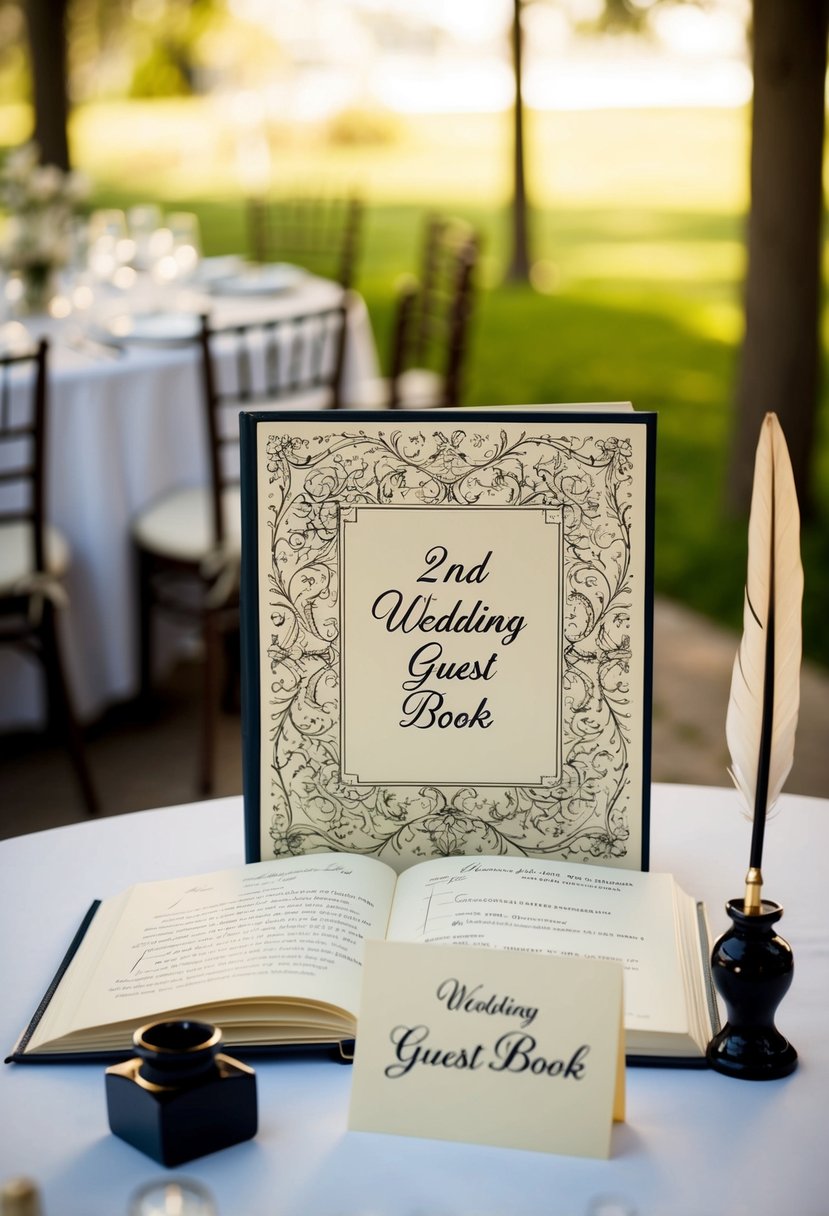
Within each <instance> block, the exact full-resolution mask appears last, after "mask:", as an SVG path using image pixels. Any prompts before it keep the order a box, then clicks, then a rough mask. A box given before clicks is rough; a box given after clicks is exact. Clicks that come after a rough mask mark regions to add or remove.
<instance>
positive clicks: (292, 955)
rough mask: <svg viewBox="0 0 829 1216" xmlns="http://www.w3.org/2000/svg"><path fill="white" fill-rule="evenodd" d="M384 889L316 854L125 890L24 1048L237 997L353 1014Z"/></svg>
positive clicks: (364, 863) (381, 924)
mask: <svg viewBox="0 0 829 1216" xmlns="http://www.w3.org/2000/svg"><path fill="white" fill-rule="evenodd" d="M394 882H395V876H394V873H393V871H392V870H390V869H389V867H387V866H385V865H382V864H380V863H378V862H376V861H373V860H371V859H367V858H363V857H353V856H347V855H345V854H316V855H313V856H308V857H302V858H295V859H291V860H284V861H271V862H260V863H258V864H255V865H249V866H245V867H242V868H240V869H238V870H223V871H217V872H215V873H212V874H204V875H200V876H196V877H189V878H182V879H172V880H169V881H164V882H157V883H142V884H139V885H137V886H135V887H132V888H131V889H130V890H129V892H127V895H126V898H124V897H123V896H121V897H118V899H119V901H122V906H121V907H120V915H118V916H116V917H112V916H109V915H108V914H107V913H108V904H107V903H105V904H104V905H103V906H102V909H101V912H102V913H103V917H104V919H103V921H102V924H106V926H107V930H108V932H107V933H106V934H103V935H102V934H101V933H98V935H97V938H96V937H95V936H94V935H93V937H91V938H89V939H88V940H89V941H91V942H93V941H94V942H96V943H97V951H98V957H97V959H96V958H91V957H90V952H89V951H87V952H86V953H85V952H84V948H83V946H82V947H81V950H80V951H79V953H78V954H77V955H76V958H75V960H74V961H73V963H72V966H71V967H70V969H69V971H68V972H67V975H66V977H65V979H64V981H63V983H62V984H61V986H60V988H59V989H58V994H57V997H56V999H55V1000H53V1002H52V1006H51V1007H50V1009H49V1010H48V1011H47V1015H46V1017H44V1019H43V1021H42V1022H41V1025H40V1027H39V1028H38V1030H37V1032H36V1033H35V1035H34V1036H33V1038H32V1041H31V1044H30V1046H31V1048H36V1047H37V1046H38V1045H42V1044H43V1043H44V1042H47V1041H49V1040H51V1039H53V1038H56V1037H59V1036H63V1035H65V1034H67V1033H71V1032H74V1031H78V1030H82V1029H85V1028H90V1027H98V1026H106V1025H109V1024H112V1023H119V1022H125V1021H129V1020H132V1021H135V1022H138V1021H147V1020H150V1019H152V1018H154V1017H157V1016H159V1015H162V1014H164V1013H165V1011H169V1010H174V1009H181V1008H185V1007H186V1008H192V1007H198V1006H203V1005H205V1004H208V1003H209V1004H213V1003H216V1002H223V1001H236V1000H240V999H245V1000H251V999H256V998H276V997H279V998H283V997H284V998H287V999H294V1000H296V999H299V1000H305V1001H320V1002H325V1003H328V1004H331V1005H336V1006H339V1007H340V1008H343V1009H345V1010H346V1011H347V1012H348V1013H350V1014H355V1015H356V1010H357V1007H358V1001H359V987H360V970H361V964H362V953H363V941H364V939H365V938H367V937H383V936H384V935H385V930H386V923H387V921H388V914H389V907H390V905H391V900H392V894H393V890H394ZM99 915H100V913H99ZM93 925H94V921H93ZM84 944H86V943H84ZM91 949H92V947H90V950H91Z"/></svg>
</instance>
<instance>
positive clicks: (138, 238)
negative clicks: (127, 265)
mask: <svg viewBox="0 0 829 1216" xmlns="http://www.w3.org/2000/svg"><path fill="white" fill-rule="evenodd" d="M161 226H162V225H161V208H160V207H159V206H158V204H157V203H139V204H137V205H136V206H135V207H130V209H129V211H128V212H127V228H128V229H129V235H130V239H131V240H132V242H133V245H134V247H135V248H134V252H133V259H132V264H133V266H134V267H135V269H136V270H137V271H138V272H139V273H141V272H142V271H146V270H149V269H150V266H151V265H152V261H153V257H152V238H153V234H154V233H155V232H157V231H158V229H159V228H160V227H161Z"/></svg>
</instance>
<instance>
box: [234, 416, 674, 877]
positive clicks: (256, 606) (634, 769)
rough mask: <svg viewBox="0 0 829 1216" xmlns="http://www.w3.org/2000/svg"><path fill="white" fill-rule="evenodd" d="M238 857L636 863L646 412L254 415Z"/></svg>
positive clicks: (645, 598) (641, 821) (245, 421)
mask: <svg viewBox="0 0 829 1216" xmlns="http://www.w3.org/2000/svg"><path fill="white" fill-rule="evenodd" d="M241 425H242V457H241V459H242V498H243V547H242V646H243V714H244V719H245V726H244V734H245V813H246V831H247V857H248V860H259V859H267V858H271V857H286V856H292V855H298V854H303V853H313V852H319V851H326V850H330V849H334V850H343V851H347V852H353V853H362V854H366V855H372V856H376V857H379V858H381V859H382V860H384V861H387V862H388V863H389V864H390V865H392V866H393V867H394V868H395V869H397V870H402V869H404V868H405V867H406V866H408V865H410V864H411V863H412V862H413V861H416V860H419V859H422V858H426V857H435V856H443V855H447V854H455V853H465V854H513V855H517V856H526V857H548V858H555V859H559V860H567V861H590V862H595V863H600V864H603V865H615V866H622V867H630V868H631V869H644V868H647V851H648V786H649V763H650V730H649V723H650V685H651V632H652V630H651V621H652V571H651V553H652V497H653V448H654V433H655V416H654V415H649V414H635V413H633V411H631V410H630V409H626V410H625V409H617V408H611V407H608V408H606V409H604V410H603V409H602V408H601V407H590V408H589V409H585V410H582V411H579V410H574V409H571V408H568V407H562V410H560V411H558V410H556V409H554V408H553V407H549V408H548V407H543V408H539V409H534V410H495V409H492V410H481V411H474V410H441V411H437V412H418V413H417V414H406V413H404V412H391V413H386V414H382V413H376V412H374V413H370V414H369V413H365V414H363V413H355V412H352V411H349V412H348V413H339V412H328V413H323V414H317V415H314V416H312V417H311V416H309V415H308V414H307V413H303V414H300V413H296V412H286V413H279V414H277V413H255V412H252V413H248V414H244V415H243V416H242V423H241Z"/></svg>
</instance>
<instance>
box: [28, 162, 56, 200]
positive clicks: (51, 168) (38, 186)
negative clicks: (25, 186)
mask: <svg viewBox="0 0 829 1216" xmlns="http://www.w3.org/2000/svg"><path fill="white" fill-rule="evenodd" d="M62 189H63V173H62V172H61V171H60V169H58V168H57V166H56V165H41V166H40V167H39V168H37V169H35V171H34V172H33V173H32V176H31V179H30V182H29V191H30V193H31V196H32V199H33V201H34V202H36V203H48V202H51V201H52V200H53V199H58V198H60V195H61V191H62Z"/></svg>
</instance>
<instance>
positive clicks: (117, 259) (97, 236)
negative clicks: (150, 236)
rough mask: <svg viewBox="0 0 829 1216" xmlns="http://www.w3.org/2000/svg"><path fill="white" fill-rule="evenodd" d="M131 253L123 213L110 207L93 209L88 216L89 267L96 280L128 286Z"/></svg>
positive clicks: (123, 286)
mask: <svg viewBox="0 0 829 1216" xmlns="http://www.w3.org/2000/svg"><path fill="white" fill-rule="evenodd" d="M134 253H135V244H134V242H133V241H132V240H131V239H130V236H129V233H128V231H127V217H126V216H125V215H124V212H123V211H119V210H118V209H117V208H114V207H110V208H104V209H101V210H99V211H93V212H92V215H91V216H90V217H89V269H90V270H91V271H92V274H93V276H94V277H95V278H96V279H97V280H98V282H100V283H108V284H111V285H112V286H113V287H120V288H126V287H129V286H131V284H132V282H133V280H134V278H135V271H134V270H133V269H132V267H131V266H130V262H131V261H132V258H133V254H134Z"/></svg>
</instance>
